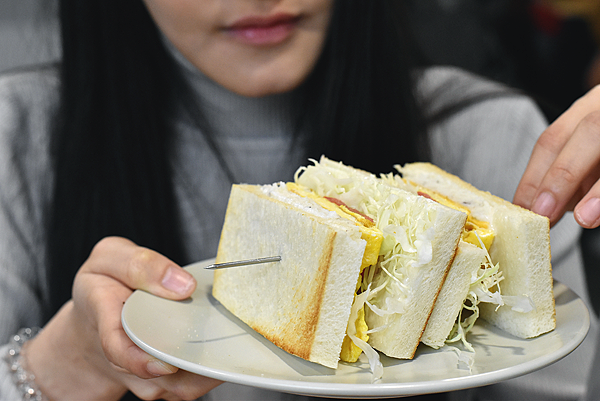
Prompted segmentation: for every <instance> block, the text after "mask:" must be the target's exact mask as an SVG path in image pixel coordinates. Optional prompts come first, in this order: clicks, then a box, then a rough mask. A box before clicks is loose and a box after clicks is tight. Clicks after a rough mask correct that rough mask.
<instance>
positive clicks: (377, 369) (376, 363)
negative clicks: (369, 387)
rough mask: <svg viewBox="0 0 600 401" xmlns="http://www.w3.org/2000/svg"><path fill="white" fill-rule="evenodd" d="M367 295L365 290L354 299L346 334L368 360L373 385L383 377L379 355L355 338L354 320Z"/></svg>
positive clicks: (368, 291)
mask: <svg viewBox="0 0 600 401" xmlns="http://www.w3.org/2000/svg"><path fill="white" fill-rule="evenodd" d="M369 293H370V288H367V290H366V291H365V292H362V293H360V294H358V295H357V296H356V297H355V299H354V303H353V304H352V309H351V310H350V320H348V330H347V334H348V337H350V339H351V340H352V342H353V343H354V344H355V345H356V346H357V347H358V348H360V349H361V350H362V351H363V352H364V353H365V355H366V356H367V358H368V359H369V366H370V367H371V372H373V377H372V379H371V382H373V383H375V382H376V381H377V380H379V379H381V377H382V376H383V365H382V364H381V361H380V360H379V353H378V352H377V351H375V350H374V349H373V347H371V346H370V345H369V344H368V343H366V342H365V341H363V340H361V339H360V338H358V337H357V336H356V319H357V318H358V311H359V310H361V309H362V308H363V307H364V306H365V302H366V300H367V298H368V297H369Z"/></svg>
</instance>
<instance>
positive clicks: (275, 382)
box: [121, 258, 590, 399]
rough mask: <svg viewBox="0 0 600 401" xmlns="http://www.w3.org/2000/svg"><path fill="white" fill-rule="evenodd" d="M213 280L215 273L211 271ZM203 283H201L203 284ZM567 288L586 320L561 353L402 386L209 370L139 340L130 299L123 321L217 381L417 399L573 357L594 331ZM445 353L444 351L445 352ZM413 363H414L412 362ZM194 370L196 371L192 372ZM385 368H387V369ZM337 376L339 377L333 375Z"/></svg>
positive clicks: (174, 361)
mask: <svg viewBox="0 0 600 401" xmlns="http://www.w3.org/2000/svg"><path fill="white" fill-rule="evenodd" d="M214 260H215V258H210V259H206V260H202V261H199V262H195V263H192V264H189V265H186V266H184V268H185V269H191V268H202V267H203V266H206V265H209V264H211V263H214ZM211 277H212V272H211ZM199 284H200V283H199ZM557 285H558V286H563V287H564V289H565V290H568V291H570V292H572V293H573V294H574V295H575V296H576V301H578V302H579V303H580V304H581V307H582V308H583V309H582V312H585V313H584V321H582V325H581V328H580V330H579V331H578V332H577V335H576V336H574V337H572V338H571V339H570V340H569V341H567V342H566V343H565V344H563V346H561V348H559V349H558V350H555V351H552V352H550V353H548V354H545V355H543V356H540V357H537V358H535V359H533V360H531V361H525V362H522V363H520V364H517V365H514V366H511V367H505V368H501V369H498V370H495V371H491V372H483V373H476V374H472V375H465V376H459V377H451V378H447V379H441V380H431V381H416V382H398V383H372V384H368V383H341V382H330V381H328V382H318V381H310V380H308V381H299V380H289V379H278V378H269V377H261V376H257V375H252V374H247V373H240V372H231V371H228V370H223V369H217V368H213V367H208V366H204V365H201V364H199V363H194V362H190V361H185V360H183V359H181V358H178V357H175V356H172V355H170V354H167V353H165V352H163V351H161V350H159V349H156V348H155V347H152V346H151V345H149V344H146V343H145V342H144V341H142V340H141V339H139V338H138V336H137V335H136V334H135V333H134V331H133V330H132V329H131V328H130V327H129V324H128V322H127V319H126V317H125V315H126V309H127V308H128V305H130V303H129V300H130V299H131V296H130V298H128V300H127V301H126V302H125V305H124V306H123V310H122V313H121V322H122V326H123V329H124V330H125V333H126V334H127V336H128V337H129V338H130V339H131V340H132V341H133V342H134V343H135V344H136V345H137V346H138V347H140V348H141V349H142V350H144V351H145V352H147V353H148V354H150V355H152V356H154V357H156V358H158V359H160V360H162V361H164V362H167V363H169V364H171V365H173V366H176V367H178V368H180V369H183V370H188V371H192V373H195V374H199V375H203V376H206V377H210V378H214V379H217V380H222V381H226V382H231V383H235V384H240V385H246V386H252V387H258V388H262V389H267V390H274V391H280V392H286V393H292V394H300V395H308V396H324V397H331V396H337V397H340V396H341V397H344V398H349V399H351V398H372V399H376V398H386V397H398V396H414V395H423V394H431V393H437V392H445V391H456V390H461V389H468V388H473V387H480V386H484V385H490V384H494V383H498V382H501V381H504V380H508V379H511V378H515V377H518V376H522V375H524V374H527V373H531V372H534V371H536V370H539V369H542V368H544V367H546V366H548V365H550V364H552V363H555V362H557V361H559V360H561V359H562V358H564V357H565V356H567V355H568V354H570V353H571V352H572V351H573V350H575V349H576V348H577V347H578V346H579V345H580V344H581V343H582V342H583V340H584V339H585V337H586V336H587V333H588V332H589V329H590V315H589V308H588V307H587V306H586V305H585V303H584V302H583V300H582V299H581V298H580V297H579V296H578V295H577V294H575V293H574V292H573V291H572V290H571V289H570V288H569V287H567V286H566V285H564V284H562V283H560V282H559V281H557V280H554V287H553V288H554V291H556V287H557ZM138 292H143V291H141V290H136V291H134V293H133V294H132V296H133V295H134V294H136V293H138ZM529 340H531V341H535V338H534V339H529ZM441 352H443V351H441ZM408 363H410V362H408ZM190 367H192V368H193V369H190ZM384 369H385V368H384ZM332 377H335V376H332Z"/></svg>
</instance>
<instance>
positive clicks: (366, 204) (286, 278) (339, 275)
mask: <svg viewBox="0 0 600 401" xmlns="http://www.w3.org/2000/svg"><path fill="white" fill-rule="evenodd" d="M321 176H330V177H331V176H334V177H335V178H334V179H333V180H328V181H329V184H331V187H329V186H328V185H325V184H324V183H322V182H321V183H319V177H321ZM326 180H327V179H326ZM312 184H315V185H312ZM339 184H342V186H343V188H344V190H343V191H341V192H340V188H341V187H339ZM465 221H466V214H465V213H463V212H461V211H457V210H455V209H452V208H449V207H446V206H444V205H442V204H440V203H438V202H435V201H433V200H431V199H428V198H425V197H422V196H419V195H416V194H414V193H412V192H410V191H405V190H403V189H400V188H397V187H395V186H393V185H389V184H386V183H385V182H384V181H383V180H381V179H379V178H377V177H375V176H374V175H372V174H370V173H367V172H364V171H361V170H358V169H353V168H351V167H348V166H344V165H342V164H341V163H336V162H331V163H329V161H328V162H326V163H324V164H323V165H319V164H318V163H316V164H315V165H314V166H309V167H306V168H302V169H301V170H300V171H299V172H298V173H297V175H296V180H295V182H294V183H287V184H283V183H276V184H271V185H262V186H257V185H233V186H232V190H231V194H230V198H229V202H228V206H227V212H226V217H225V221H224V224H223V229H222V232H221V238H220V242H219V248H218V252H217V260H216V261H217V262H226V261H232V260H239V259H248V258H255V257H256V258H258V257H264V256H273V255H278V256H281V261H280V262H277V263H273V264H265V265H257V266H252V267H240V268H230V269H223V270H219V271H216V272H215V276H214V282H213V296H214V297H215V298H216V299H217V300H218V301H219V302H221V304H223V305H224V306H225V307H226V308H227V309H228V310H229V311H230V312H231V313H233V314H234V315H235V316H237V317H238V318H239V319H241V320H242V321H243V322H244V323H246V324H247V325H248V326H250V327H251V328H253V329H254V330H256V331H257V332H258V333H260V334H262V335H263V336H264V337H265V338H267V339H268V340H270V341H271V342H273V343H274V344H275V345H277V346H278V347H280V348H282V349H284V350H285V351H287V352H289V353H291V354H293V355H296V356H299V357H301V358H303V359H306V360H309V361H312V362H316V363H320V364H322V365H324V366H328V367H331V368H336V367H337V365H338V363H339V361H340V360H343V361H347V362H355V361H356V360H357V359H358V356H359V355H360V354H361V353H362V352H365V354H366V355H367V357H368V358H369V362H370V364H371V369H372V370H373V372H374V377H381V374H382V368H381V364H380V362H379V357H378V354H377V352H376V351H375V350H374V349H377V350H379V351H381V352H383V353H385V354H387V355H389V356H392V357H396V358H412V357H413V356H414V354H415V351H416V349H417V346H418V345H419V342H420V338H421V335H422V333H423V330H424V329H425V326H426V324H427V320H428V318H429V315H430V314H431V311H432V310H433V306H434V304H435V299H436V298H437V295H438V293H439V291H440V289H441V287H442V284H443V282H444V280H445V278H446V275H447V273H448V270H449V268H450V265H451V263H452V261H453V259H454V257H455V254H456V250H457V246H458V242H459V239H460V235H461V232H462V228H463V227H464V224H465ZM365 306H366V307H365ZM372 311H376V312H372Z"/></svg>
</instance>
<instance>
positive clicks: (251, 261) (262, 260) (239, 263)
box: [205, 256, 281, 270]
mask: <svg viewBox="0 0 600 401" xmlns="http://www.w3.org/2000/svg"><path fill="white" fill-rule="evenodd" d="M280 260H281V256H269V257H266V258H257V259H247V260H237V261H235V262H224V263H214V264H212V265H208V266H206V267H205V269H207V270H215V269H226V268H228V267H237V266H246V265H258V264H261V263H270V262H279V261H280Z"/></svg>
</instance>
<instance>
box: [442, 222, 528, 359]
mask: <svg viewBox="0 0 600 401" xmlns="http://www.w3.org/2000/svg"><path fill="white" fill-rule="evenodd" d="M474 232H475V235H476V236H477V239H478V240H479V243H480V248H482V249H483V250H484V251H485V263H484V264H483V265H482V266H481V267H480V268H479V270H478V271H477V272H476V273H475V274H474V277H473V279H472V280H471V285H470V287H469V293H468V294H467V297H466V298H465V300H464V302H463V307H462V309H461V310H460V312H459V314H458V318H457V319H456V323H455V324H454V327H452V330H451V331H450V334H448V338H447V339H446V343H447V344H450V343H454V342H457V341H461V342H462V343H463V345H464V346H465V348H466V349H468V350H469V351H471V352H475V350H474V349H473V347H472V345H471V343H469V342H468V341H467V333H469V331H471V329H472V328H473V326H474V325H475V322H476V321H477V319H478V318H479V303H480V302H487V303H492V304H496V305H497V306H496V309H498V308H500V307H501V306H503V305H508V306H511V307H512V309H513V310H514V311H516V312H523V313H526V312H530V311H532V310H533V309H535V305H534V304H533V301H532V300H531V298H529V297H527V296H525V295H523V296H515V295H502V291H501V288H500V282H501V281H502V280H504V277H503V276H502V272H501V271H500V264H499V263H496V264H495V265H494V264H493V263H492V258H491V257H490V254H489V252H488V251H487V249H486V247H485V245H484V244H483V241H482V240H481V238H480V237H479V234H477V232H476V231H474ZM492 289H495V290H496V291H492ZM465 310H468V311H470V312H471V315H469V316H468V317H467V318H465V319H464V320H463V318H462V316H463V312H464V311H465Z"/></svg>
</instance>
